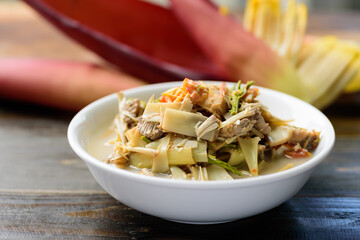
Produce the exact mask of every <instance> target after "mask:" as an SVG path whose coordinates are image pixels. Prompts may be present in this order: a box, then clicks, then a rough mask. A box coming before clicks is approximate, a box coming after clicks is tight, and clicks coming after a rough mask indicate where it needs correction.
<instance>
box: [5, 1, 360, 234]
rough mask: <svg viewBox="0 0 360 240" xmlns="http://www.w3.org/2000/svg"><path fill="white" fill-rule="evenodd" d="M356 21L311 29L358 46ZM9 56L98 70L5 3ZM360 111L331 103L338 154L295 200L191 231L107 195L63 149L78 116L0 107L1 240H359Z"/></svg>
mask: <svg viewBox="0 0 360 240" xmlns="http://www.w3.org/2000/svg"><path fill="white" fill-rule="evenodd" d="M359 21H360V17H359V15H356V14H343V15H341V14H339V15H326V14H325V15H315V16H314V17H313V18H312V20H311V21H310V24H312V25H311V28H310V31H311V32H312V33H315V34H316V33H321V34H323V33H337V35H339V36H340V35H341V36H345V37H349V38H354V39H358V40H360V27H359V26H360V24H357V25H356V24H355V23H356V22H359ZM333 23H336V24H335V25H334V24H333ZM351 26H352V27H351ZM356 26H357V27H358V28H357V29H356ZM14 56H30V57H33V56H36V57H55V58H62V59H80V60H87V61H92V62H101V60H100V59H99V58H97V57H96V56H95V55H94V54H92V53H90V52H88V51H86V50H85V49H83V48H82V47H80V46H78V45H76V44H74V43H73V42H71V41H70V40H68V39H66V38H65V37H63V36H62V35H61V34H59V33H58V32H56V31H55V30H54V29H52V28H51V27H50V26H49V25H48V24H47V23H45V22H44V21H43V20H41V19H39V18H38V17H37V15H36V14H34V13H33V12H32V10H31V9H29V8H28V7H26V6H25V5H23V4H21V3H6V2H5V3H1V4H0V57H14ZM0 87H1V86H0ZM359 109H360V105H359V104H357V103H355V104H354V103H353V104H351V103H337V104H335V105H333V106H332V107H330V108H328V109H326V110H325V114H326V115H327V116H328V117H329V118H330V120H331V122H332V123H333V125H334V127H335V131H336V136H337V140H336V144H335V147H334V149H333V151H332V152H331V154H330V156H329V157H328V158H327V159H326V160H325V161H324V162H323V163H322V164H320V165H319V166H318V167H317V168H316V169H315V171H314V173H313V175H312V177H311V178H310V180H309V181H308V183H307V184H306V185H305V186H304V187H303V188H302V190H301V191H300V192H299V193H298V194H297V195H296V196H295V197H293V198H292V199H291V200H289V201H287V202H286V203H284V204H282V205H281V206H279V207H277V208H275V209H273V210H271V211H268V212H266V213H263V214H260V215H258V216H254V217H250V218H247V219H243V220H238V221H235V222H232V223H227V224H219V225H213V226H193V225H185V224H178V223H173V222H168V221H166V220H162V219H159V218H156V217H152V216H148V215H145V214H142V213H140V212H137V211H135V210H132V209H130V208H129V207H127V206H125V205H123V204H121V203H119V202H118V201H116V200H115V199H113V198H112V197H110V196H109V195H108V194H107V193H106V192H104V191H103V190H102V189H101V187H99V185H98V184H97V183H96V182H95V180H94V179H93V178H92V176H91V175H90V173H89V171H88V169H87V168H86V166H85V164H84V163H83V162H82V161H81V160H80V159H79V158H78V157H77V156H76V155H75V154H74V153H73V152H72V150H71V148H70V147H69V145H68V143H67V139H66V130H67V126H68V123H69V121H70V120H71V118H72V117H73V115H74V113H69V112H63V111H58V110H54V109H49V108H45V107H40V106H35V105H30V104H26V103H19V102H15V101H9V100H4V99H1V100H0V239H65V238H66V239H72V238H74V239H95V238H100V237H104V238H116V237H119V238H123V239H199V238H214V236H217V235H219V236H221V238H225V237H229V238H230V237H231V236H233V237H237V238H243V237H245V236H251V237H252V239H256V238H266V239H272V238H274V239H295V238H306V239H359V238H360V111H359ZM219 204H226V199H224V203H219ZM214 207H216V206H214ZM239 207H241V206H239ZM219 238H220V237H219Z"/></svg>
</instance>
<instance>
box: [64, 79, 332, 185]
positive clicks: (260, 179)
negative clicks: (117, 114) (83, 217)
mask: <svg viewBox="0 0 360 240" xmlns="http://www.w3.org/2000/svg"><path fill="white" fill-rule="evenodd" d="M204 82H208V83H213V84H219V83H222V82H224V81H204ZM181 83H182V82H181V81H174V82H165V83H156V84H148V85H145V86H141V87H136V88H132V89H128V90H124V91H122V92H123V93H124V94H125V95H127V94H134V93H138V92H142V91H144V90H145V89H146V90H149V87H150V88H154V89H156V88H157V87H169V88H170V87H174V86H179V85H180V84H181ZM225 83H226V84H231V83H233V82H225ZM255 86H256V85H255ZM256 87H257V88H259V90H260V93H261V92H263V91H265V92H268V93H270V94H278V95H282V97H286V98H290V99H291V100H292V101H296V102H298V103H300V104H303V105H304V106H306V107H307V108H310V109H312V110H313V111H316V112H317V113H318V114H320V116H321V118H323V120H324V122H325V123H326V124H325V126H324V129H327V132H328V133H329V134H328V135H329V136H326V137H327V139H326V141H327V142H328V143H327V145H325V146H324V148H323V149H322V151H320V152H318V153H317V154H316V155H315V156H314V157H312V158H311V159H310V160H308V161H306V162H305V163H302V164H300V165H298V166H296V167H294V168H291V169H287V170H286V171H282V172H277V173H271V174H267V175H261V176H257V177H254V178H245V179H235V180H234V181H184V180H177V179H167V178H160V177H152V176H144V175H139V174H136V173H133V172H130V171H127V170H124V169H120V168H116V167H114V166H112V165H109V164H107V163H105V162H103V161H101V160H99V159H96V158H95V157H93V156H91V155H90V154H89V153H88V152H87V151H86V150H85V149H84V148H83V147H81V145H80V143H79V141H77V134H76V128H77V126H78V124H79V123H80V122H81V121H82V119H84V116H85V115H86V113H87V112H89V111H90V110H92V109H93V108H95V107H99V106H101V105H104V104H106V103H107V102H109V101H113V98H115V97H116V93H113V94H110V95H107V96H105V97H102V98H100V99H98V100H96V101H94V102H92V103H90V104H89V105H87V106H86V107H85V108H83V109H82V110H80V111H79V112H78V113H77V114H76V115H75V116H74V118H73V119H72V120H71V122H70V124H69V127H68V131H67V137H68V141H69V144H70V146H71V148H72V149H73V151H74V152H75V153H76V154H77V155H78V156H79V157H80V158H81V159H82V160H83V161H84V162H85V163H87V164H91V165H92V166H95V167H97V168H100V169H102V170H104V171H107V172H109V173H112V174H116V175H119V176H121V177H124V178H128V179H129V180H132V181H136V182H140V183H143V184H149V185H154V184H155V185H158V186H167V187H178V188H187V189H189V188H190V189H227V188H236V187H246V186H253V185H257V184H269V183H272V182H276V181H281V180H284V179H287V178H290V177H293V176H296V175H299V174H301V173H304V172H306V171H308V170H311V169H312V168H314V167H315V166H317V165H318V164H319V163H320V162H321V161H323V160H324V159H325V158H326V156H327V155H328V154H329V153H330V151H331V149H332V148H333V146H334V144H335V131H334V128H333V126H332V124H331V122H330V120H329V119H328V118H327V117H326V116H325V115H324V114H323V113H322V112H321V111H320V110H318V109H317V108H315V107H314V106H312V105H310V104H309V103H306V102H304V101H302V100H300V99H298V98H296V97H293V96H290V95H288V94H285V93H282V92H278V91H276V90H272V89H268V88H264V87H259V86H256Z"/></svg>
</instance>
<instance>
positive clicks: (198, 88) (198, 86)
mask: <svg viewBox="0 0 360 240" xmlns="http://www.w3.org/2000/svg"><path fill="white" fill-rule="evenodd" d="M196 90H197V92H198V94H199V95H200V96H201V86H200V85H197V88H196Z"/></svg>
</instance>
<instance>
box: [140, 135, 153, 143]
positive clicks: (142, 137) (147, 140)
mask: <svg viewBox="0 0 360 240" xmlns="http://www.w3.org/2000/svg"><path fill="white" fill-rule="evenodd" d="M140 138H141V140H143V141H144V142H146V143H151V142H152V140H151V139H149V138H147V137H145V136H141V137H140Z"/></svg>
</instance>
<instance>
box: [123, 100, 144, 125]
mask: <svg viewBox="0 0 360 240" xmlns="http://www.w3.org/2000/svg"><path fill="white" fill-rule="evenodd" d="M123 110H124V121H125V123H126V124H127V125H128V127H129V128H132V127H134V126H135V124H136V122H135V121H134V118H136V117H138V116H139V115H141V114H142V113H143V111H144V108H143V107H142V106H141V104H140V100H139V99H137V98H136V99H129V100H127V101H126V102H125V103H124V106H123Z"/></svg>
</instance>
